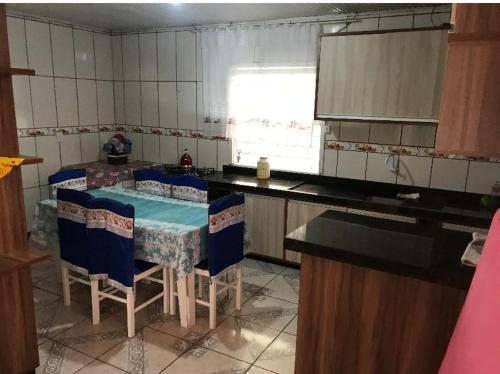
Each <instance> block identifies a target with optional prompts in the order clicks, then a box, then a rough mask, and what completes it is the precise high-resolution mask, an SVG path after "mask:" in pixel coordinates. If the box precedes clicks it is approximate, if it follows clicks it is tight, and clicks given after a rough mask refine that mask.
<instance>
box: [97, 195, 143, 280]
mask: <svg viewBox="0 0 500 374" xmlns="http://www.w3.org/2000/svg"><path fill="white" fill-rule="evenodd" d="M87 236H88V245H89V275H90V278H91V279H108V282H109V283H110V285H112V286H113V287H117V288H119V289H121V290H126V288H128V287H132V285H133V282H134V207H133V206H132V205H129V204H122V203H120V202H118V201H114V200H111V199H100V198H96V199H92V200H91V201H90V202H89V211H88V215H87Z"/></svg>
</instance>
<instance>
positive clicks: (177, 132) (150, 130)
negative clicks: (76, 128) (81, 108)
mask: <svg viewBox="0 0 500 374" xmlns="http://www.w3.org/2000/svg"><path fill="white" fill-rule="evenodd" d="M116 130H118V131H125V132H133V133H136V134H153V135H165V136H178V137H184V138H196V139H210V140H228V138H226V137H222V136H206V135H205V134H204V133H203V131H202V130H186V129H169V128H164V127H149V126H125V125H120V126H117V128H116Z"/></svg>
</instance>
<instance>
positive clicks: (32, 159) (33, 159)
mask: <svg viewBox="0 0 500 374" xmlns="http://www.w3.org/2000/svg"><path fill="white" fill-rule="evenodd" d="M19 157H20V158H24V161H23V163H22V164H21V165H32V164H40V163H42V162H43V158H41V157H37V156H25V155H19Z"/></svg>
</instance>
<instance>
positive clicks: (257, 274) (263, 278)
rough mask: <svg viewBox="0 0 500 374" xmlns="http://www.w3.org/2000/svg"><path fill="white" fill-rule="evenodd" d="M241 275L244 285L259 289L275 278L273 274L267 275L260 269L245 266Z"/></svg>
mask: <svg viewBox="0 0 500 374" xmlns="http://www.w3.org/2000/svg"><path fill="white" fill-rule="evenodd" d="M241 275H242V277H243V282H244V283H246V284H252V285H255V286H259V287H263V286H265V285H266V284H268V283H269V282H270V281H272V280H273V279H274V278H275V277H276V274H275V273H268V272H265V271H263V270H260V269H255V268H252V267H246V266H243V268H242V271H241Z"/></svg>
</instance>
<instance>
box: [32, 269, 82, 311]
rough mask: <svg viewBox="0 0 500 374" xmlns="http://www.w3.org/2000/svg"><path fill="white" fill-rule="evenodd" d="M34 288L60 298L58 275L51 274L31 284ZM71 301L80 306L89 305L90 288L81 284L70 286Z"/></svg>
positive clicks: (60, 288)
mask: <svg viewBox="0 0 500 374" xmlns="http://www.w3.org/2000/svg"><path fill="white" fill-rule="evenodd" d="M33 286H34V287H36V288H39V289H42V290H44V291H48V292H51V293H53V294H56V295H59V296H62V294H63V292H62V283H61V279H60V278H59V274H57V273H55V272H54V273H52V274H51V275H50V276H49V277H47V278H44V279H42V280H40V281H38V282H36V283H34V284H33ZM70 292H71V294H70V295H71V301H72V302H73V301H77V302H79V303H81V304H87V305H90V287H89V286H87V285H85V284H82V283H74V284H72V285H71V286H70Z"/></svg>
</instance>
